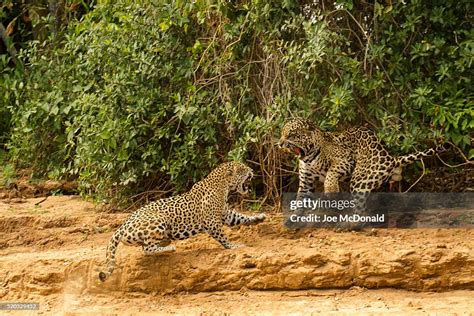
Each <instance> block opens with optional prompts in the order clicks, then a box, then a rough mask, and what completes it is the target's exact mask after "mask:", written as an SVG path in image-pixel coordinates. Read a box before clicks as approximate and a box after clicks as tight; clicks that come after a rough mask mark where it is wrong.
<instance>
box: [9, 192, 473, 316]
mask: <svg viewBox="0 0 474 316" xmlns="http://www.w3.org/2000/svg"><path fill="white" fill-rule="evenodd" d="M42 200H43V198H41V197H39V198H28V199H24V198H14V199H3V200H0V285H1V286H0V302H39V303H40V310H39V311H35V312H31V313H33V314H36V313H44V314H53V313H54V314H58V313H59V314H76V313H81V314H83V313H85V314H97V313H102V314H111V313H112V314H132V313H137V312H140V313H150V314H154V313H159V314H186V315H190V314H191V315H193V314H205V315H214V314H216V315H220V314H223V313H230V314H259V315H260V314H272V315H274V314H277V315H287V314H295V315H299V314H301V315H303V314H304V315H306V314H309V313H323V314H337V315H339V314H355V313H357V314H374V315H379V314H386V313H387V314H393V315H400V314H420V315H421V314H426V313H429V314H440V315H446V314H451V315H453V314H457V315H469V314H470V313H471V312H472V304H471V302H472V300H473V298H474V292H473V289H474V252H473V246H474V241H473V240H474V231H473V230H471V229H454V228H452V229H447V228H446V229H428V228H423V229H376V230H366V231H362V232H335V231H332V230H329V229H318V230H299V231H293V230H288V229H286V228H285V227H284V226H283V225H282V221H283V220H282V218H281V216H279V215H278V214H269V219H268V220H267V221H265V222H264V223H262V224H259V225H256V226H244V227H240V228H235V229H231V228H228V229H227V233H228V234H229V235H230V237H231V240H232V241H234V242H238V243H243V244H245V245H246V246H245V247H242V248H238V249H233V250H225V249H223V248H222V247H221V246H220V245H219V244H218V243H217V242H215V241H214V240H213V239H212V238H210V237H209V236H207V235H204V234H202V235H199V236H197V237H195V238H191V239H188V240H185V241H180V242H176V246H177V251H176V252H174V253H166V254H161V255H156V256H145V255H143V253H142V251H141V249H140V248H138V247H127V246H124V245H121V246H120V247H119V250H118V258H117V264H118V266H117V269H116V270H115V271H114V274H113V275H112V276H111V278H110V279H109V280H107V281H106V282H104V283H101V282H100V281H99V279H98V272H99V271H100V270H101V268H102V266H103V263H104V259H105V248H106V246H107V243H108V241H109V238H110V237H111V234H112V232H113V231H114V230H115V229H116V228H117V227H118V226H119V225H120V224H121V223H122V222H123V221H124V219H125V218H126V217H127V216H128V214H126V213H107V212H104V211H103V209H102V208H100V207H97V206H95V205H94V204H92V203H90V202H86V201H84V200H82V199H80V198H79V197H77V196H50V197H48V198H47V199H46V200H45V201H43V202H42V203H40V204H38V205H36V204H37V203H38V202H40V201H42ZM10 313H12V314H13V313H14V312H10Z"/></svg>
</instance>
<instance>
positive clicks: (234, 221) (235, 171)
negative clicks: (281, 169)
mask: <svg viewBox="0 0 474 316" xmlns="http://www.w3.org/2000/svg"><path fill="white" fill-rule="evenodd" d="M252 176H253V173H252V170H251V169H250V168H249V167H247V166H245V165H244V164H241V163H237V162H227V163H223V164H221V165H219V166H218V167H217V168H216V169H214V170H213V171H212V172H211V173H210V174H209V175H208V176H207V177H206V178H205V179H203V180H201V181H199V182H198V183H196V184H195V185H194V186H193V187H192V188H191V190H190V191H188V192H186V193H184V194H181V195H176V196H173V197H170V198H166V199H161V200H158V201H156V202H152V203H150V204H148V205H146V206H144V207H142V208H141V209H139V210H137V211H136V212H134V213H133V214H132V215H131V216H130V217H129V218H128V219H127V220H126V221H125V223H124V224H123V225H122V226H120V227H119V228H118V230H117V231H116V232H115V233H114V235H113V236H112V238H111V240H110V242H109V245H108V247H107V253H106V260H107V270H106V272H100V273H99V279H100V280H101V281H105V280H106V279H107V278H108V277H109V276H110V275H111V274H112V272H113V270H114V268H115V255H116V251H117V247H118V244H119V242H120V241H121V242H123V243H124V244H128V245H140V246H142V248H143V250H144V252H145V254H156V253H160V252H165V251H175V250H176V248H175V246H172V245H170V244H171V241H172V240H177V239H187V238H189V237H191V236H194V235H196V234H198V233H200V232H206V233H208V234H210V235H211V236H212V237H213V238H214V239H216V240H217V241H218V242H219V243H220V244H221V245H222V246H224V247H225V248H226V249H229V248H236V247H238V246H239V245H237V244H233V243H231V242H230V241H229V239H228V238H227V236H226V235H225V234H224V230H223V225H224V224H225V225H228V226H234V225H241V224H254V223H259V222H262V221H263V220H264V219H265V215H264V214H259V215H257V216H247V215H244V214H240V213H237V212H236V211H234V210H230V209H228V207H227V196H228V194H229V192H230V191H237V192H239V193H241V194H245V193H246V190H245V189H244V185H245V182H246V180H249V179H250V178H252Z"/></svg>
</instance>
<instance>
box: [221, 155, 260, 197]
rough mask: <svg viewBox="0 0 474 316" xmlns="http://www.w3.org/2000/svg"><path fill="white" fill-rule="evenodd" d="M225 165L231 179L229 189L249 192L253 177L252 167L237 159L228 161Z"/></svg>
mask: <svg viewBox="0 0 474 316" xmlns="http://www.w3.org/2000/svg"><path fill="white" fill-rule="evenodd" d="M223 165H224V168H225V171H226V176H227V177H228V179H229V181H230V186H229V189H230V190H231V191H237V192H238V193H240V194H242V195H245V194H247V193H248V184H249V182H250V180H251V179H252V177H253V171H252V169H251V168H250V167H248V166H246V165H244V164H243V163H240V162H236V161H231V162H226V163H224V164H223Z"/></svg>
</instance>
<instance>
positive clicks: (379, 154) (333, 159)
mask: <svg viewBox="0 0 474 316" xmlns="http://www.w3.org/2000/svg"><path fill="white" fill-rule="evenodd" d="M278 145H279V147H280V148H281V149H282V150H285V151H287V152H292V153H293V154H294V155H295V156H297V157H298V159H299V188H298V196H299V197H301V196H303V195H305V194H306V193H307V192H312V191H314V184H315V181H316V180H319V181H321V182H323V183H324V192H325V193H333V192H339V191H340V188H339V182H340V181H345V180H349V185H350V191H351V192H361V193H366V192H372V191H375V190H377V189H379V188H380V187H381V185H382V184H383V183H385V182H387V181H391V182H394V181H400V180H401V178H402V175H401V174H402V169H403V167H404V166H406V165H408V164H410V163H413V162H414V161H416V160H419V159H421V158H422V157H426V156H430V155H434V154H436V153H439V152H442V151H445V150H446V149H447V147H446V146H445V145H438V146H437V147H436V148H430V149H428V150H425V151H420V152H416V153H413V154H409V155H405V156H399V157H394V156H391V155H390V154H389V153H388V151H387V150H386V149H385V147H384V146H383V144H382V142H381V141H380V140H379V139H378V137H377V136H376V134H375V133H374V132H373V131H371V130H370V129H368V128H366V127H352V128H348V129H346V130H344V131H341V132H327V131H323V130H321V129H319V128H317V126H316V125H315V124H314V123H313V122H312V121H310V120H307V119H302V118H294V119H290V120H288V121H287V122H286V123H285V125H284V126H283V128H282V131H281V137H280V140H279V142H278Z"/></svg>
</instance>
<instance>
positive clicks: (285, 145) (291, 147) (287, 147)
mask: <svg viewBox="0 0 474 316" xmlns="http://www.w3.org/2000/svg"><path fill="white" fill-rule="evenodd" d="M279 147H280V149H282V150H284V151H286V152H287V153H292V154H295V155H296V156H298V157H300V158H302V157H304V156H305V154H306V153H305V151H304V150H303V149H302V148H301V147H298V146H296V145H295V144H292V143H291V142H289V141H285V142H280V143H279Z"/></svg>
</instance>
